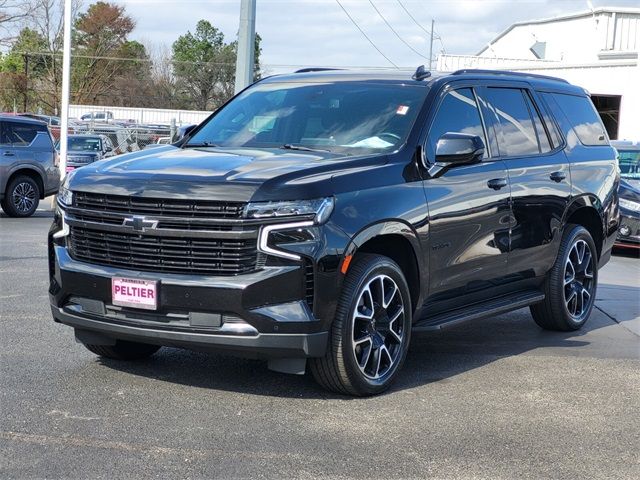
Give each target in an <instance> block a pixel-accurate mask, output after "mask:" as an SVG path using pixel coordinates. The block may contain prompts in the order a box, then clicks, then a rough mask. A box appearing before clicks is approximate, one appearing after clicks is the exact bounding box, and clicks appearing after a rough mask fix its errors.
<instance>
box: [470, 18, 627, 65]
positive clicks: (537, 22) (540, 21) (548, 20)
mask: <svg viewBox="0 0 640 480" xmlns="http://www.w3.org/2000/svg"><path fill="white" fill-rule="evenodd" d="M605 13H626V14H630V15H638V16H640V8H634V7H626V8H625V7H598V8H594V9H593V10H584V11H581V12H575V13H570V14H567V15H560V16H558V17H548V18H540V19H537V20H523V21H521V22H516V23H513V24H511V26H510V27H508V28H507V29H505V30H503V31H502V32H501V33H500V34H498V36H497V37H495V38H494V39H493V40H491V41H490V42H489V43H488V44H487V45H486V46H485V47H484V48H483V49H482V50H480V51H479V52H478V53H476V55H480V54H482V52H484V51H485V50H487V49H488V48H489V45H491V44H493V43H495V42H497V41H498V40H500V39H501V38H502V37H504V36H505V35H506V34H507V33H509V32H510V31H511V30H513V29H514V28H516V27H521V26H523V25H540V24H543V23H553V22H562V21H565V20H573V19H576V18H583V17H591V16H594V15H602V14H605Z"/></svg>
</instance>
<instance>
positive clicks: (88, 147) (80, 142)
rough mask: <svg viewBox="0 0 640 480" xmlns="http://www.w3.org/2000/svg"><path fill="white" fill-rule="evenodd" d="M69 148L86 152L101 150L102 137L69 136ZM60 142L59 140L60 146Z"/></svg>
mask: <svg viewBox="0 0 640 480" xmlns="http://www.w3.org/2000/svg"><path fill="white" fill-rule="evenodd" d="M67 142H68V143H69V146H68V147H67V148H68V149H69V150H82V151H85V152H99V151H100V139H99V138H91V137H69V139H68V140H67ZM59 145H60V142H58V146H59Z"/></svg>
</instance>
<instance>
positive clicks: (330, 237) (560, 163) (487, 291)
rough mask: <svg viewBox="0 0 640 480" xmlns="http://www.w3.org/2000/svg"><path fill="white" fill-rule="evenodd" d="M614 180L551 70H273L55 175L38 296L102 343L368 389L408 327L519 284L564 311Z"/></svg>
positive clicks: (594, 274) (575, 292)
mask: <svg viewBox="0 0 640 480" xmlns="http://www.w3.org/2000/svg"><path fill="white" fill-rule="evenodd" d="M618 183H619V173H618V168H617V165H616V154H615V151H614V149H613V148H612V147H611V146H610V145H609V140H608V138H607V135H606V133H605V131H604V128H603V125H602V123H601V121H600V119H599V117H598V114H597V112H596V110H595V108H594V106H593V104H592V103H591V101H590V99H589V96H588V95H587V94H586V93H585V91H584V90H583V89H581V88H578V87H576V86H573V85H570V84H568V83H566V82H564V81H562V80H558V79H553V78H547V77H540V76H534V75H524V74H515V73H507V72H492V71H471V70H464V71H458V72H455V73H453V74H447V75H439V74H434V75H433V76H432V75H431V74H430V73H429V72H426V71H424V69H418V71H416V73H415V74H414V75H413V77H412V76H411V75H410V74H409V75H405V74H404V73H402V72H394V73H388V72H384V73H372V72H364V73H363V72H354V71H320V70H316V71H308V70H307V71H304V72H299V73H294V74H290V75H284V76H273V77H269V78H266V79H264V80H261V81H259V82H258V83H256V84H254V85H252V86H251V87H249V88H248V89H246V90H244V91H243V92H241V93H240V94H239V95H237V96H236V97H235V98H233V99H232V100H230V101H229V102H228V103H227V104H226V105H224V106H223V107H222V108H221V109H219V110H218V111H217V112H215V113H214V114H213V115H211V116H210V117H209V118H208V119H207V120H206V121H205V122H203V123H202V124H201V125H199V126H198V127H197V128H195V129H194V130H193V131H191V132H190V133H189V135H187V136H186V137H185V138H184V139H183V140H182V141H181V142H179V143H178V144H175V145H168V146H164V147H159V148H156V149H153V150H146V151H141V152H136V153H133V154H130V155H125V156H120V157H117V158H115V159H111V160H106V161H103V162H97V163H95V164H92V165H89V166H87V167H84V168H81V169H79V170H77V171H74V172H72V173H70V174H69V175H68V176H67V177H66V179H65V181H64V182H63V186H62V188H61V191H60V193H59V196H58V210H57V215H56V217H55V221H54V223H53V226H52V228H51V231H50V236H49V245H50V249H49V252H50V257H49V263H50V277H51V284H50V289H49V293H50V299H51V307H52V312H53V316H54V319H55V320H56V321H57V322H60V323H64V324H67V325H70V326H72V327H73V328H74V329H75V335H76V339H77V340H78V341H79V342H81V343H83V344H85V346H86V347H87V348H88V349H89V350H91V351H92V352H94V353H96V354H98V355H101V356H104V357H108V358H114V359H120V360H132V359H138V358H142V357H147V356H149V355H152V354H153V353H154V352H156V351H157V350H158V349H159V348H160V347H161V346H171V347H184V348H190V349H196V350H205V351H218V352H228V353H233V354H238V355H244V356H248V357H253V358H265V359H268V361H269V367H270V368H272V369H274V370H278V371H282V372H288V373H303V372H304V371H305V367H306V364H307V363H308V364H309V366H310V370H311V372H312V373H313V375H314V377H315V378H316V380H317V381H318V382H319V383H321V384H322V385H323V386H325V387H326V388H328V389H331V390H334V391H336V392H342V393H345V394H352V395H371V394H375V393H378V392H381V391H383V390H384V389H386V388H387V387H388V386H389V384H390V383H391V382H392V381H393V379H394V378H395V377H397V374H398V371H399V370H400V367H401V365H402V363H403V361H404V359H405V356H406V354H407V349H408V346H409V340H410V338H411V333H412V331H416V330H437V329H440V328H444V327H447V326H450V325H455V324H458V323H460V322H462V321H465V320H471V319H479V318H480V317H487V316H494V315H497V314H500V313H503V312H507V311H510V310H514V309H518V308H522V307H526V306H529V307H530V308H531V313H532V315H533V318H534V320H535V321H536V322H537V323H538V324H539V325H540V326H541V327H542V328H545V329H551V330H563V331H568V330H576V329H578V328H580V327H582V325H583V324H584V323H585V322H586V321H587V319H588V318H589V315H590V313H591V310H592V308H593V304H594V300H595V294H596V286H597V281H598V268H599V267H601V266H602V265H604V264H605V263H606V262H607V261H608V260H609V257H610V253H611V248H612V245H613V242H614V240H615V237H616V231H617V228H618V221H619V220H618V217H619V214H618V199H617V189H618Z"/></svg>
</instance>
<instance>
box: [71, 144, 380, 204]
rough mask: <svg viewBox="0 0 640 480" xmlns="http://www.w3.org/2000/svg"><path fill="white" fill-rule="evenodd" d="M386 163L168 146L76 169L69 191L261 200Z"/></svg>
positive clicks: (324, 185) (309, 192) (287, 196)
mask: <svg viewBox="0 0 640 480" xmlns="http://www.w3.org/2000/svg"><path fill="white" fill-rule="evenodd" d="M385 162H386V157H385V156H383V155H376V156H366V157H347V156H342V155H338V154H332V153H328V152H303V151H287V150H282V149H247V148H241V149H239V148H217V147H216V148H188V149H182V148H177V147H174V146H172V145H167V146H163V147H158V148H153V149H150V150H143V151H139V152H135V153H131V154H127V155H120V156H117V157H113V158H110V159H107V160H102V161H100V162H96V163H93V164H91V165H89V166H87V167H84V168H82V169H79V170H78V171H77V172H76V173H75V174H74V175H73V177H71V178H70V180H69V188H71V190H79V191H88V192H95V193H108V194H112V195H134V196H142V197H155V198H158V197H165V198H178V199H179V198H190V199H202V200H227V201H242V202H246V201H251V200H252V201H260V200H294V199H309V198H319V197H323V196H328V195H332V194H333V190H332V187H331V177H332V176H333V175H335V174H336V173H337V172H339V171H342V170H352V169H354V168H355V169H357V170H360V169H366V168H369V167H371V166H372V165H376V164H378V165H380V164H384V163H385Z"/></svg>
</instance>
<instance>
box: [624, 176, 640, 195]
mask: <svg viewBox="0 0 640 480" xmlns="http://www.w3.org/2000/svg"><path fill="white" fill-rule="evenodd" d="M620 184H621V185H622V184H624V185H625V188H627V189H632V190H635V191H636V192H640V179H638V178H620Z"/></svg>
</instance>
